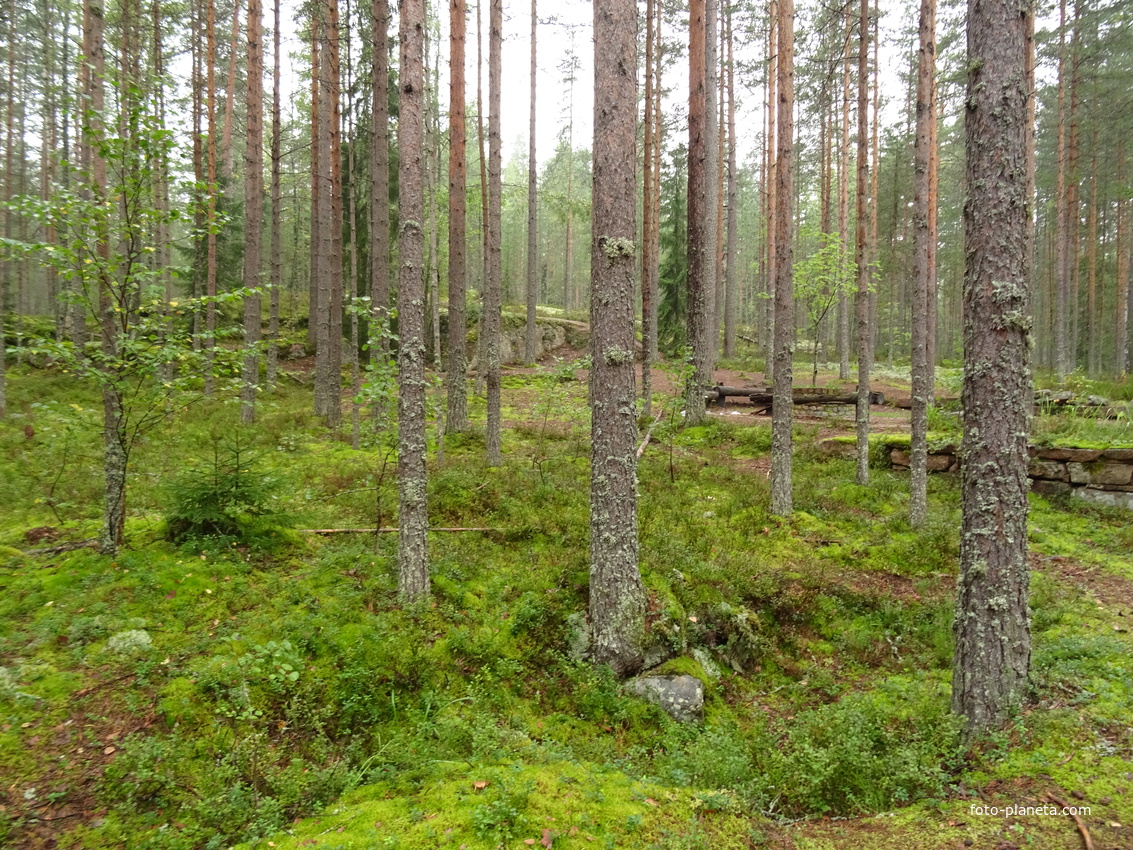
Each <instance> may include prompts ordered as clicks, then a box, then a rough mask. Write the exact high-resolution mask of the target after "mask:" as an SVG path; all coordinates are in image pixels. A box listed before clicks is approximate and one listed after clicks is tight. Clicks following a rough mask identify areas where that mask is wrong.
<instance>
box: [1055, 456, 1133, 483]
mask: <svg viewBox="0 0 1133 850" xmlns="http://www.w3.org/2000/svg"><path fill="white" fill-rule="evenodd" d="M1066 468H1067V470H1068V471H1069V472H1070V480H1071V481H1072V482H1073V483H1075V484H1113V485H1116V486H1122V485H1125V484H1129V483H1130V482H1131V481H1133V465H1130V464H1127V463H1105V462H1104V461H1102V462H1100V463H1089V464H1085V463H1073V462H1071V463H1068V464H1066Z"/></svg>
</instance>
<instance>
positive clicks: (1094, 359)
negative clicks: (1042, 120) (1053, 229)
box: [1086, 125, 1098, 378]
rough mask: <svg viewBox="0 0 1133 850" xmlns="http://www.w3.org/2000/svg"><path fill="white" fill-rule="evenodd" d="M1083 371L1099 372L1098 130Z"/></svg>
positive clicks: (1093, 144) (1093, 145)
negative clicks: (1084, 365) (1084, 366)
mask: <svg viewBox="0 0 1133 850" xmlns="http://www.w3.org/2000/svg"><path fill="white" fill-rule="evenodd" d="M1086 228H1087V231H1086V232H1087V234H1088V235H1087V236H1086V373H1087V374H1088V375H1089V376H1090V377H1091V378H1096V377H1097V375H1098V292H1097V286H1098V131H1097V127H1096V125H1095V127H1094V132H1093V138H1092V140H1091V142H1090V214H1089V220H1088V223H1087V224H1086Z"/></svg>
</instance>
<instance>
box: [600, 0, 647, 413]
mask: <svg viewBox="0 0 1133 850" xmlns="http://www.w3.org/2000/svg"><path fill="white" fill-rule="evenodd" d="M655 3H656V0H645V103H644V108H645V115H644V116H643V120H642V123H643V125H644V129H645V137H644V145H643V150H642V158H641V162H642V180H641V183H642V190H641V194H642V204H641V213H642V222H641V234H642V239H641V354H642V358H641V398H642V400H643V401H644V413H645V416H646V417H647V418H648V417H651V416H652V415H653V374H652V373H653V337H654V336H655V335H656V334H657V328H656V326H655V325H654V324H653V300H654V294H653V290H652V289H651V288H650V286H649V283H650V278H651V277H652V274H653V265H654V263H655V262H656V260H655V259H654V255H653V146H654V145H655V144H656V143H657V142H656V139H655V137H654V135H653V131H654V121H653V55H654V52H655V50H656V48H655V47H654V44H655V32H654V31H655V20H654V18H655V15H654V11H653V7H654V4H655ZM592 300H593V299H592Z"/></svg>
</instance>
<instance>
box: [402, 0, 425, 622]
mask: <svg viewBox="0 0 1133 850" xmlns="http://www.w3.org/2000/svg"><path fill="white" fill-rule="evenodd" d="M398 11H399V13H400V36H401V39H400V40H401V63H400V71H401V73H400V78H399V86H400V90H401V91H400V107H399V113H398V115H399V117H398V138H399V150H400V151H401V155H400V157H399V164H398V208H399V211H400V215H399V226H398V243H397V244H398V261H399V267H400V271H399V274H398V288H397V319H398V330H399V345H398V355H397V364H398V401H397V420H398V436H397V484H398V528H399V529H400V530H399V532H398V584H397V588H398V594H399V595H400V596H401V598H402V599H403V600H405V601H407V602H415V601H417V600H420V599H423V598H424V597H426V596H428V595H429V558H428V541H427V539H426V532H427V530H428V526H429V517H428V504H427V500H426V481H427V473H426V469H425V451H426V441H425V387H426V381H425V276H424V248H425V246H424V231H423V229H422V226H421V224H422V219H423V218H424V214H425V196H424V190H425V185H424V184H425V163H424V150H425V69H424V30H425V0H399V3H398Z"/></svg>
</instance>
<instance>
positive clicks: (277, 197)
mask: <svg viewBox="0 0 1133 850" xmlns="http://www.w3.org/2000/svg"><path fill="white" fill-rule="evenodd" d="M279 3H280V0H275V3H274V9H273V16H274V26H273V30H272V39H273V47H274V50H273V63H274V64H273V67H272V94H271V314H270V316H269V318H268V351H267V376H266V380H265V383H266V384H267V386H268V388H269V389H275V382H276V377H277V374H278V370H279V298H280V291H281V289H282V286H283V245H282V242H281V235H280V217H281V215H282V209H283V185H282V179H283V155H282V147H281V145H282V142H281V138H282V124H281V116H280V104H279V98H280V93H279V82H280V79H279V47H280V37H279ZM296 212H298V211H296Z"/></svg>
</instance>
